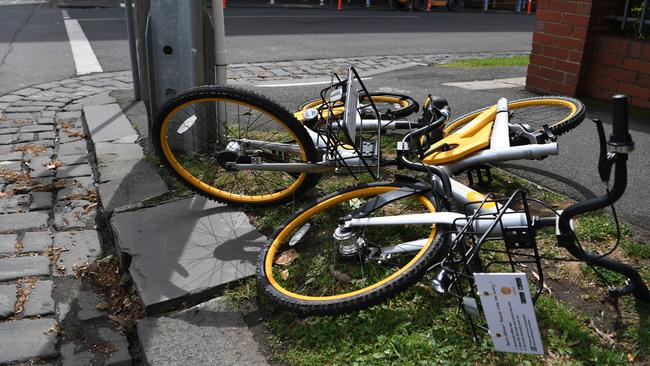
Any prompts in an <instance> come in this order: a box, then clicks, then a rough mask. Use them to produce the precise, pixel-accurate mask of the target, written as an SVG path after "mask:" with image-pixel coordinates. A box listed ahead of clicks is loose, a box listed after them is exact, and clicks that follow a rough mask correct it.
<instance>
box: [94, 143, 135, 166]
mask: <svg viewBox="0 0 650 366" xmlns="http://www.w3.org/2000/svg"><path fill="white" fill-rule="evenodd" d="M95 155H96V156H97V162H98V163H99V164H106V163H110V162H114V161H124V160H142V159H144V154H143V153H142V147H140V145H138V144H122V143H112V142H99V143H96V144H95Z"/></svg>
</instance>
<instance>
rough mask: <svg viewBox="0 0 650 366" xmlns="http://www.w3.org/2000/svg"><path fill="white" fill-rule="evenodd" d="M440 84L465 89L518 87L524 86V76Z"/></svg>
mask: <svg viewBox="0 0 650 366" xmlns="http://www.w3.org/2000/svg"><path fill="white" fill-rule="evenodd" d="M442 85H447V86H455V87H457V88H461V89H467V90H491V89H506V88H518V87H522V86H526V77H519V78H505V79H494V80H478V81H460V82H454V83H442Z"/></svg>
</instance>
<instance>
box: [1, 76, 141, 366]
mask: <svg viewBox="0 0 650 366" xmlns="http://www.w3.org/2000/svg"><path fill="white" fill-rule="evenodd" d="M130 88H131V83H130V73H127V72H119V73H110V74H98V75H91V76H84V77H80V78H77V79H71V80H63V81H60V82H55V83H48V84H42V85H36V86H34V87H30V88H26V89H22V90H19V91H16V92H14V93H12V94H10V95H6V96H2V97H0V213H1V215H0V364H2V363H6V362H17V361H26V360H35V359H36V360H38V359H44V360H52V361H53V362H54V363H55V364H89V363H93V364H94V363H99V364H102V363H105V364H121V363H124V364H130V363H131V356H130V354H129V350H128V341H127V338H126V337H125V336H124V335H122V334H120V333H119V332H117V331H116V330H115V325H114V323H113V322H111V321H110V320H109V319H108V317H107V312H106V309H107V308H108V303H109V302H110V300H109V299H107V298H105V296H104V295H103V294H102V293H101V292H99V291H98V290H97V289H95V288H93V287H92V286H90V285H89V284H87V283H85V282H82V281H81V280H80V279H78V278H76V276H75V274H74V272H73V270H74V268H75V267H76V266H80V265H83V264H85V263H88V262H92V261H94V260H95V259H97V258H100V257H102V256H103V254H102V253H103V252H104V249H105V248H104V245H105V243H103V242H102V239H101V238H102V235H101V233H100V232H99V231H98V225H99V224H100V223H101V217H99V216H100V215H101V207H100V206H99V204H98V202H97V201H98V199H97V192H96V187H95V184H96V177H95V176H94V175H93V167H92V166H91V164H90V163H91V161H92V159H90V160H89V156H88V146H87V142H86V140H85V136H86V135H85V133H86V131H84V122H83V118H82V112H81V107H82V105H83V104H85V103H92V101H93V98H98V97H99V95H100V94H102V93H107V92H108V91H110V90H112V89H130ZM80 324H82V325H80Z"/></svg>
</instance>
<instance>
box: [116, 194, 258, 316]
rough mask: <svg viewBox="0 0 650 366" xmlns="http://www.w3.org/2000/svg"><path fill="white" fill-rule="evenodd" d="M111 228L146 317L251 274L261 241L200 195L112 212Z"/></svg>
mask: <svg viewBox="0 0 650 366" xmlns="http://www.w3.org/2000/svg"><path fill="white" fill-rule="evenodd" d="M111 225H112V227H113V232H114V233H115V240H116V245H117V247H118V249H119V250H120V251H121V252H123V253H125V254H127V255H128V256H130V257H131V264H130V267H129V273H130V274H131V276H132V278H133V281H134V283H135V285H136V288H137V290H138V293H139V295H140V298H141V299H142V301H143V303H144V305H145V311H146V313H147V314H148V315H153V314H161V313H164V312H168V311H171V310H173V309H176V308H178V307H179V306H185V305H187V304H196V303H198V302H201V301H203V300H205V299H207V298H210V297H211V296H213V295H214V294H215V293H217V292H219V291H220V290H221V288H222V287H223V286H224V285H225V284H228V283H230V282H233V281H238V280H241V279H242V278H245V277H247V276H251V275H253V274H254V272H255V266H256V261H257V256H258V253H259V251H260V248H261V247H262V245H263V244H264V242H265V241H266V237H264V236H263V235H262V234H261V233H259V232H258V231H257V230H256V229H255V228H254V227H253V226H251V224H250V223H249V221H248V217H246V215H244V213H242V212H241V211H238V210H235V209H233V208H231V207H228V206H225V205H222V204H219V203H216V202H212V201H209V200H207V199H205V198H202V197H191V198H186V199H181V200H177V201H173V202H168V203H163V204H160V205H157V206H154V207H149V208H143V209H138V210H134V211H126V212H117V211H116V212H115V213H114V214H113V218H112V219H111Z"/></svg>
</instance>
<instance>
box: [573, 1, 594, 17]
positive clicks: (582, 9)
mask: <svg viewBox="0 0 650 366" xmlns="http://www.w3.org/2000/svg"><path fill="white" fill-rule="evenodd" d="M576 14H583V15H589V14H591V1H590V2H588V3H585V4H578V5H577V6H576Z"/></svg>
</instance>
